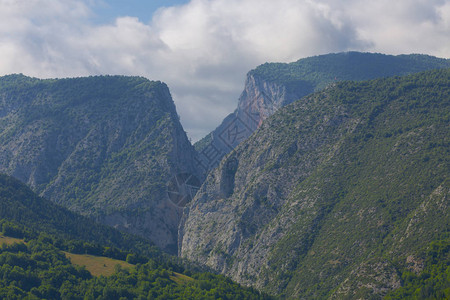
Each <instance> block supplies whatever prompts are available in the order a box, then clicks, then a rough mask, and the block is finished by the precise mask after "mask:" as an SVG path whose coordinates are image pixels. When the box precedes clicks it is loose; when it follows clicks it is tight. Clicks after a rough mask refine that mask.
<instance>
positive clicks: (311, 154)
mask: <svg viewBox="0 0 450 300" xmlns="http://www.w3.org/2000/svg"><path fill="white" fill-rule="evenodd" d="M449 102H450V69H445V70H440V71H429V72H424V73H420V74H416V75H410V76H407V77H404V78H399V77H395V78H387V79H380V80H374V81H367V82H361V83H356V82H342V83H336V84H335V85H334V86H333V87H330V88H327V89H325V90H324V91H322V92H319V93H315V94H312V95H310V96H307V97H304V98H302V99H301V100H299V101H296V102H294V103H293V104H291V105H288V106H286V107H284V108H282V109H280V110H279V111H278V112H277V113H275V115H273V116H272V117H270V118H269V119H267V120H266V121H265V122H263V123H262V125H261V127H260V129H259V130H258V131H257V132H256V133H255V134H254V135H252V136H251V137H250V138H249V139H248V140H247V141H245V142H244V143H242V144H240V145H239V146H238V147H237V148H236V149H235V150H234V151H233V152H231V153H230V154H229V155H228V156H226V157H225V158H224V159H223V160H222V162H221V163H220V166H219V168H217V169H216V170H214V171H212V172H211V173H210V174H209V175H208V177H207V179H206V181H205V183H204V184H203V186H202V187H201V189H200V190H199V192H198V193H197V196H196V198H195V199H194V200H193V201H192V202H191V204H190V205H189V209H186V210H185V217H184V221H183V222H182V226H181V227H180V236H181V237H182V240H181V244H180V254H181V255H182V257H186V258H189V259H191V260H194V261H197V262H199V263H202V264H205V265H208V266H210V267H212V268H213V269H215V270H217V271H219V272H222V273H224V274H227V275H230V276H232V278H233V279H235V280H237V281H238V282H240V283H244V284H247V285H253V286H255V287H257V288H259V289H262V290H265V291H268V292H270V293H274V294H281V295H283V296H286V297H288V298H301V299H317V298H330V299H335V298H339V299H341V298H344V299H345V298H351V299H353V298H358V299H368V298H371V297H375V298H379V297H381V295H385V294H386V293H387V292H388V291H390V290H393V289H396V288H398V287H400V286H401V284H402V280H401V278H400V276H399V273H400V269H402V268H409V269H410V270H411V271H414V272H417V273H418V272H420V271H421V269H422V268H423V263H422V260H421V259H420V256H419V252H420V251H422V250H423V248H424V247H425V246H426V245H428V244H429V243H430V242H432V241H434V240H437V239H445V238H448V232H449V229H450V224H449V221H450V213H449V205H448V203H449V202H448V195H449V189H450V181H449V180H450V178H449V177H448V175H449V173H448V170H449V143H450V140H449V136H450V135H449V127H448V125H449V121H450V120H449V117H450V115H449V108H450V105H449V104H450V103H449Z"/></svg>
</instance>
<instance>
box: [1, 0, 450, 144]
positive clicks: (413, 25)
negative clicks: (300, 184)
mask: <svg viewBox="0 0 450 300" xmlns="http://www.w3.org/2000/svg"><path fill="white" fill-rule="evenodd" d="M343 51H363V52H379V53H386V54H409V53H422V54H429V55H434V56H438V57H443V58H450V0H395V1H392V0H376V1H375V0H319V1H315V0H277V1H274V0H0V57H1V60H0V75H6V74H12V73H23V74H25V75H28V76H33V77H38V78H63V77H78V76H88V75H102V74H110V75H137V76H145V77H146V78H148V79H150V80H161V81H163V82H165V83H166V84H167V85H168V86H169V88H170V91H171V94H172V97H173V98H174V101H175V104H176V107H177V111H178V114H179V115H180V117H181V123H182V124H183V126H184V128H185V130H186V132H187V134H188V136H189V137H190V138H191V139H192V141H196V140H198V139H200V138H202V137H203V136H204V135H206V134H207V133H208V132H210V131H211V130H213V129H214V128H215V127H217V126H218V125H219V124H220V122H221V121H222V119H223V118H224V117H225V116H226V115H228V114H229V113H231V112H232V111H233V110H234V109H235V108H236V107H237V101H238V98H239V95H240V93H241V92H242V90H243V88H244V83H245V78H246V74H247V72H248V71H250V70H251V69H253V68H255V67H257V66H258V65H260V64H263V63H265V62H292V61H296V60H298V59H301V58H304V57H308V56H314V55H320V54H326V53H332V52H343Z"/></svg>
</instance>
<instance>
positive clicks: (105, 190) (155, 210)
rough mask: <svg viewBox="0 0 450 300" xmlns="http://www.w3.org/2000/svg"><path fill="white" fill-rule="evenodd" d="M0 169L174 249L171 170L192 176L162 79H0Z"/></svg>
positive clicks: (176, 214) (188, 149) (176, 211)
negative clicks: (168, 192) (170, 188)
mask: <svg viewBox="0 0 450 300" xmlns="http://www.w3.org/2000/svg"><path fill="white" fill-rule="evenodd" d="M0 99H1V100H0V112H1V114H0V115H1V118H0V125H1V127H0V128H1V129H0V171H1V172H5V173H7V174H9V175H13V176H15V177H16V178H19V179H20V180H21V181H23V182H25V183H27V184H29V185H30V186H31V187H32V188H33V189H34V190H35V191H37V192H38V193H39V194H40V195H41V196H44V197H45V198H47V199H49V200H52V201H54V202H56V203H58V204H61V205H63V206H65V207H67V208H69V209H71V210H73V211H76V212H78V213H82V214H84V215H88V216H90V217H92V218H94V219H96V220H97V221H100V222H101V223H104V224H107V225H110V226H113V227H116V228H120V229H121V230H125V231H128V232H131V233H134V234H139V235H141V236H144V237H146V238H148V239H150V240H152V241H153V242H155V243H156V244H157V245H158V246H160V247H161V248H163V249H165V250H166V251H169V252H170V251H172V252H175V249H176V240H177V237H176V235H177V227H178V222H179V218H180V217H181V208H180V207H178V206H176V205H175V204H173V203H172V202H171V201H170V199H169V197H168V195H167V188H166V186H167V183H168V182H169V181H170V180H171V178H172V177H173V176H176V175H177V174H179V173H190V174H193V175H194V176H197V177H200V173H199V172H198V171H197V168H196V166H195V165H194V163H193V161H194V157H195V155H196V154H195V152H194V149H193V148H192V146H191V144H190V142H189V140H188V138H187V136H186V133H185V132H184V130H183V128H182V126H181V124H180V122H179V119H178V115H177V113H176V110H175V104H174V102H173V100H172V98H171V95H170V91H169V89H168V87H167V85H166V84H164V83H162V82H160V81H149V80H147V79H145V78H143V77H127V76H94V77H82V78H69V79H48V80H39V79H34V78H27V77H25V76H23V75H13V76H9V77H2V78H0Z"/></svg>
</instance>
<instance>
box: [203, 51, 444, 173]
mask: <svg viewBox="0 0 450 300" xmlns="http://www.w3.org/2000/svg"><path fill="white" fill-rule="evenodd" d="M448 67H450V60H449V59H442V58H437V57H433V56H429V55H421V54H409V55H405V54H402V55H397V56H393V55H386V54H380V53H361V52H342V53H331V54H325V55H318V56H312V57H307V58H302V59H299V60H298V61H296V62H292V63H265V64H262V65H260V66H258V67H256V68H255V69H253V70H251V71H249V72H248V74H247V79H246V81H245V84H244V91H243V92H242V93H241V95H240V97H239V100H238V107H237V109H236V110H235V111H234V112H233V113H231V114H229V115H228V116H227V117H226V118H225V119H224V120H223V121H222V123H221V124H220V125H219V126H218V127H217V128H216V129H215V130H213V131H212V132H211V133H209V134H208V135H207V136H206V137H205V138H203V139H202V140H200V141H198V142H197V143H195V144H194V147H195V148H196V150H197V152H198V153H199V155H198V165H199V166H200V168H202V169H204V170H206V171H209V170H211V169H213V168H215V167H217V166H218V164H219V162H220V160H221V158H222V157H224V156H225V155H226V154H228V153H229V152H230V151H231V150H232V149H234V148H235V147H236V146H237V145H239V144H240V143H241V142H242V141H244V140H246V139H247V138H248V137H249V136H250V135H251V134H252V133H253V132H254V131H255V130H256V129H257V128H259V126H261V123H262V121H263V120H265V119H266V118H267V117H269V116H271V115H272V114H273V113H274V112H276V111H277V110H278V109H280V108H281V107H283V106H285V105H287V104H289V103H292V102H293V101H296V100H298V99H300V98H302V97H304V96H306V95H308V94H311V93H313V92H315V91H319V90H321V89H323V88H325V87H326V86H328V85H330V84H333V83H336V82H339V81H342V80H357V81H361V80H368V79H375V78H382V77H389V76H395V75H396V76H400V75H407V74H411V73H416V72H420V71H425V70H431V69H436V68H448Z"/></svg>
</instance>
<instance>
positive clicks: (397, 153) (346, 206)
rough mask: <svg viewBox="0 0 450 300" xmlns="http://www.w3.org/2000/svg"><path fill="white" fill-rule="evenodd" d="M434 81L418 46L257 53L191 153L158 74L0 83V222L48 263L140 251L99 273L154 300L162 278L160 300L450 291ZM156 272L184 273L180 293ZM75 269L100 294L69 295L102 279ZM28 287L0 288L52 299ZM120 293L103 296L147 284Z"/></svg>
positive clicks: (441, 115) (442, 87)
mask: <svg viewBox="0 0 450 300" xmlns="http://www.w3.org/2000/svg"><path fill="white" fill-rule="evenodd" d="M449 86H450V60H448V59H440V58H436V57H432V56H427V55H397V56H392V55H384V54H373V53H358V52H347V53H337V54H327V55H320V56H315V57H310V58H304V59H300V60H299V61H297V62H294V63H289V64H284V63H266V64H263V65H261V66H259V67H257V68H256V69H254V70H251V71H250V72H249V73H248V76H247V80H246V82H245V86H244V91H243V92H242V94H241V96H240V98H239V102H238V108H237V109H236V110H235V112H233V113H232V114H230V115H229V116H228V117H226V118H225V119H224V120H223V121H222V123H221V124H220V125H219V126H218V127H217V128H216V129H215V130H214V131H213V132H211V133H210V134H208V135H207V136H206V137H205V138H204V139H202V140H201V141H199V142H197V143H196V144H195V145H194V146H192V145H191V143H190V142H189V139H188V138H187V136H186V133H185V132H184V130H183V127H182V125H181V124H180V120H179V117H178V114H177V112H176V107H175V105H174V102H173V100H172V98H171V95H170V91H169V88H168V87H167V85H166V84H164V83H162V82H159V81H150V80H147V79H145V78H142V77H130V76H93V77H84V78H68V79H45V80H42V79H37V78H30V77H27V76H24V75H22V74H16V75H8V76H4V77H0V172H2V173H5V174H7V175H0V198H1V201H2V202H1V203H0V220H1V221H0V229H2V228H3V233H4V235H7V233H9V234H13V235H14V234H15V233H16V235H17V233H18V236H19V237H25V238H26V239H29V240H33V241H36V243H38V244H40V245H41V246H42V243H44V244H45V245H47V246H45V247H50V248H51V247H53V246H55V247H56V248H57V249H59V250H55V251H56V252H52V253H53V254H52V255H56V256H55V257H58V255H60V254H57V253H59V252H58V251H63V250H64V251H68V250H72V251H76V252H80V251H81V252H83V251H91V252H92V251H94V252H95V254H97V255H102V254H105V253H106V254H108V255H113V256H115V257H116V258H117V257H118V258H120V259H122V260H123V259H125V257H128V256H130V261H134V262H139V263H145V262H146V261H148V260H151V261H152V262H151V263H150V262H149V263H150V264H153V265H152V266H150V265H148V266H147V267H145V268H147V269H145V268H141V267H140V266H137V267H136V269H135V270H136V272H137V273H133V272H135V271H133V272H132V274H131V273H127V272H126V271H124V272H121V271H120V270H119V272H118V273H117V274H121V275H120V276H122V277H121V278H122V279H119V277H120V276H119V275H114V276H119V277H114V278H115V279H112V280H119V281H120V280H122V282H124V281H126V280H131V281H133V280H138V279H136V278H138V277H139V276H141V275H142V274H141V273H140V272H144V273H145V272H147V273H146V274H147V275H149V274H150V273H151V274H153V275H151V276H153V277H152V278H153V279H152V280H156V277H158V276H159V278H160V279H158V283H157V284H156V283H155V282H156V281H155V282H153V281H152V282H153V283H152V285H153V286H158V290H157V291H156V290H153V291H152V292H153V294H152V295H153V297H154V296H155V295H159V296H161V297H162V295H166V296H167V295H168V294H167V293H166V292H165V291H163V290H164V284H167V287H168V288H167V289H176V295H177V296H176V297H175V296H174V295H175V294H173V295H172V296H173V298H177V297H178V296H179V295H181V294H183V293H184V295H186V293H189V292H188V290H189V289H190V291H191V292H192V294H191V297H193V295H194V294H195V295H199V297H204V298H207V297H209V296H211V295H215V297H222V298H226V297H225V296H224V295H226V294H227V293H229V292H230V291H231V290H234V291H235V292H236V293H234V294H233V293H231V294H229V295H230V296H229V298H230V299H239V297H240V296H239V295H241V296H242V295H246V296H245V297H253V298H255V299H257V298H269V296H267V294H270V295H273V296H276V297H279V298H282V299H284V298H286V299H379V298H382V297H387V298H389V299H400V298H402V297H403V298H408V297H411V298H412V297H416V298H417V297H418V298H421V297H422V298H423V297H431V298H433V297H434V298H437V299H439V298H445V297H447V296H448V297H450V294H449V292H448V291H449V289H450V284H449V279H448V275H446V274H448V266H449V262H450V259H449V249H450V246H449V245H450V237H449V235H448V233H449V229H450V228H449V220H450V215H449V208H448V193H449V188H450V186H449V177H448V173H449V172H448V170H449V165H448V162H449V138H448V136H449V134H448V133H449V130H448V128H449V127H448V124H449V123H450V122H449V121H450V120H449V117H450V115H449V100H450V91H449ZM9 176H12V177H14V178H15V179H14V178H12V177H9ZM24 184H26V185H28V187H29V188H31V190H30V189H28V188H27V187H26V186H24ZM35 193H36V194H35ZM100 224H102V225H100ZM105 225H106V226H105ZM111 227H113V228H111ZM116 229H118V230H119V231H118V230H116ZM5 230H6V232H5ZM125 232H126V233H125ZM44 233H46V234H48V235H50V238H49V239H45V238H43V237H42V234H44ZM33 243H34V242H33ZM50 245H53V246H50ZM154 245H156V246H157V247H158V248H160V249H162V250H163V252H165V253H168V254H171V255H174V254H178V256H180V257H181V258H175V257H171V256H169V255H167V254H165V253H163V252H161V251H159V250H158V249H157V248H156V247H155V246H154ZM41 246H40V247H41ZM21 247H22V246H21ZM27 247H28V246H27ZM58 247H59V248H58ZM8 249H9V248H8ZM11 249H13V248H11ZM11 249H9V250H6V251H7V252H8V253H12V252H11V251H13V252H14V251H16V250H11ZM14 249H16V248H14ZM21 249H22V248H21ZM77 249H78V250H77ZM93 249H96V250H93ZM110 249H116V250H114V251H112V250H110ZM22 250H23V251H25V252H24V253H28V254H24V255H30V256H29V258H27V259H30V260H32V257H38V255H37V254H36V253H35V254H33V253H34V252H33V251H34V248H29V249H28V250H25V248H23V249H22ZM27 251H28V252H27ZM52 251H53V250H52ZM39 253H40V252H39ZM8 255H10V254H5V256H4V257H10V256H8ZM14 255H15V254H14ZM39 255H42V253H40V254H39ZM1 256H2V254H1V253H0V258H1ZM39 257H40V256H39ZM5 259H6V258H5ZM56 260H57V261H60V260H59V258H58V259H56V258H55V259H54V261H56ZM172 261H173V262H172ZM10 262H11V261H10ZM60 263H61V264H67V263H68V262H67V261H64V262H62V261H61V262H60ZM155 263H156V264H157V265H154V264H155ZM8 264H9V263H8ZM36 264H37V265H39V266H41V265H42V264H41V262H39V263H36ZM36 264H35V265H36ZM183 264H184V266H183ZM9 265H10V264H9ZM158 265H159V267H158ZM186 265H189V266H192V268H186V267H185V266H186ZM12 266H13V265H12ZM155 267H156V268H159V269H161V268H164V269H165V270H168V272H169V271H171V270H172V271H176V272H183V273H184V274H185V276H190V274H191V273H190V272H193V273H195V274H197V275H195V276H197V277H195V276H194V277H195V278H197V279H198V281H195V283H194V284H193V285H191V286H190V287H189V288H187V290H183V289H184V288H181V289H180V288H178V287H175V285H174V281H173V280H172V281H171V282H169V281H168V282H166V281H164V280H169V279H170V278H169V277H168V276H169V275H167V274H168V273H167V274H166V273H164V274H166V275H164V276H165V277H164V276H162V275H161V274H162V273H161V274H160V273H158V274H160V275H161V276H162V277H161V276H160V275H155V274H156V273H152V272H153V271H151V272H150V271H149V270H148V268H150V269H151V270H154V269H155ZM6 269H8V268H6ZM6 269H5V270H6ZM188 269H189V270H192V271H189V270H188ZM202 269H206V270H210V271H212V272H215V273H220V274H223V275H226V276H228V277H231V278H232V279H233V280H234V281H236V282H238V283H240V284H242V285H245V286H250V287H252V288H251V289H241V287H240V286H239V285H237V284H234V283H232V282H231V281H227V280H229V279H225V277H208V276H210V275H204V274H205V273H202V272H199V270H202ZM8 270H9V269H8ZM33 270H34V271H33V272H35V273H33V274H34V275H33V276H37V277H36V278H41V276H44V275H42V274H44V273H45V272H48V270H44V269H36V270H35V269H33ZM146 270H147V271H146ZM8 272H9V271H8ZM40 272H44V273H40ZM71 272H72V271H71ZM73 272H75V273H76V272H79V273H77V274H78V275H76V276H78V277H77V278H78V279H73V280H80V282H81V281H83V280H87V281H85V283H83V286H88V285H99V286H102V289H105V290H102V291H103V294H102V291H100V288H98V289H97V290H96V289H81V290H77V293H78V294H77V295H76V296H74V297H75V298H77V297H81V298H83V296H82V295H87V293H93V294H94V295H96V297H97V296H98V297H100V296H101V294H102V295H103V296H104V295H107V294H108V292H105V291H106V290H107V289H108V288H110V287H112V286H110V284H113V283H112V282H102V281H101V280H100V281H96V279H92V278H90V277H89V276H87V275H86V274H85V273H83V271H73ZM75 273H74V274H75ZM138 273H139V274H141V275H139V276H138ZM5 274H6V273H5ZM8 274H9V273H8ZM83 274H84V275H83ZM127 274H128V275H127ZM133 274H134V275H133ZM85 275H86V276H87V277H86V278H84V277H83V276H85ZM147 275H145V276H147ZM8 276H9V275H8ZM129 276H131V277H133V276H137V277H133V278H134V279H131V277H129ZM155 276H156V277H155ZM171 276H172V277H173V276H175V277H176V276H178V275H176V274H175V275H174V274H172V275H171ZM180 276H181V275H180ZM205 276H206V277H205ZM211 276H213V275H211ZM214 276H216V275H214ZM88 277H89V278H88ZM8 278H9V277H8ZM33 278H34V277H33ZM125 278H126V279H125ZM139 278H143V277H139ZM179 278H181V277H178V279H179ZM183 278H185V277H183ZM195 278H194V280H196V279H195ZM202 278H203V279H204V278H209V279H205V280H204V281H206V282H207V283H205V282H203V281H202V280H203V279H202ZM30 280H31V279H30ZM33 280H35V279H33ZM33 280H32V282H34V283H33V284H32V285H26V284H24V285H21V286H20V287H19V289H20V290H21V292H20V293H19V291H18V290H15V289H13V288H11V284H12V283H11V282H12V281H8V282H6V281H3V282H1V281H0V292H1V291H2V289H3V288H5V291H6V292H5V295H6V294H7V293H10V292H11V293H13V294H14V293H15V291H16V292H17V293H16V295H19V294H20V295H21V296H22V297H25V296H26V295H28V296H29V297H31V296H30V295H31V294H33V295H35V296H36V297H38V298H39V297H41V298H45V297H47V298H48V297H50V296H49V295H50V294H49V293H46V292H45V291H44V290H39V292H37V291H35V292H33V291H32V288H33V287H34V288H39V289H42V286H43V284H44V281H39V282H40V283H37V282H38V281H36V280H37V279H36V280H35V281H33ZM89 280H93V281H89ZM139 280H140V279H139ZM175 281H176V280H175ZM200 281H201V282H202V283H200ZM213 281H214V282H215V283H216V284H218V285H220V286H221V287H222V288H221V289H213V287H212V286H211V282H213ZM73 282H74V281H72V283H73ZM94 282H95V283H94ZM114 282H116V281H114ZM161 282H166V283H164V284H162V285H161ZM45 284H47V283H45ZM67 284H69V283H67ZM80 284H81V283H80ZM105 284H106V285H105ZM113 285H114V284H113ZM145 285H146V284H144V283H143V285H142V289H145V288H144V286H145ZM67 286H68V285H67ZM67 286H64V285H60V286H59V285H58V286H57V288H56V287H54V288H55V289H57V290H58V289H59V290H58V293H59V295H63V294H64V293H66V292H67V288H66V287H67ZM124 286H125V285H124ZM124 286H123V287H121V288H120V289H119V288H118V287H117V289H115V288H113V290H114V291H115V292H114V293H115V295H122V296H124V297H126V298H127V297H131V296H132V295H134V297H137V295H139V296H142V295H146V296H148V295H149V294H148V293H150V290H145V293H144V294H141V292H142V289H141V287H140V288H139V289H135V287H132V285H126V288H125V287H124ZM139 286H140V283H139ZM194 286H195V287H194ZM169 287H170V288H169ZM197 288H199V289H197ZM253 288H254V289H257V290H258V291H261V292H264V293H267V294H260V293H259V292H257V291H256V290H254V289H253ZM167 289H166V290H167ZM74 290H76V288H74ZM127 291H131V292H130V293H128V292H127ZM53 292H55V291H53V290H52V293H53ZM55 293H56V292H55ZM105 293H106V294H105ZM114 293H113V294H114ZM174 293H175V292H174ZM113 294H111V295H113ZM0 295H3V294H1V293H0ZM45 295H47V296H45ZM55 295H56V294H55ZM207 295H209V296H207ZM103 296H102V297H103ZM172 296H171V297H172ZM117 297H119V296H117ZM19 298H20V297H19Z"/></svg>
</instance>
